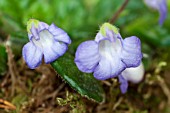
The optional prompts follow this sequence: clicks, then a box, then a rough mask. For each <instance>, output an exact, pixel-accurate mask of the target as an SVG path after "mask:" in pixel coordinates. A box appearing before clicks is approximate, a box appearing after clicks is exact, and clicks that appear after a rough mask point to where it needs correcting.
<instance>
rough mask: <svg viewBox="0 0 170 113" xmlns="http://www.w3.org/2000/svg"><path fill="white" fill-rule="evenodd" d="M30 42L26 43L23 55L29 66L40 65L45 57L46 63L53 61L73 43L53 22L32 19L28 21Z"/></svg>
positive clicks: (32, 67)
mask: <svg viewBox="0 0 170 113" xmlns="http://www.w3.org/2000/svg"><path fill="white" fill-rule="evenodd" d="M27 31H28V37H29V40H30V42H28V43H27V44H25V45H24V47H23V49H22V55H23V58H24V60H25V61H26V63H27V65H28V66H29V68H31V69H34V68H36V67H37V66H39V65H40V64H41V62H42V59H43V58H44V61H45V63H51V62H53V61H55V60H56V59H57V58H58V57H60V56H62V55H63V54H64V53H65V52H66V50H67V48H68V44H70V43H71V40H70V37H69V36H68V35H67V33H66V32H65V31H64V30H62V29H60V28H58V27H57V26H55V24H51V25H50V26H49V25H48V24H46V23H44V22H40V21H38V20H35V19H30V20H29V21H28V23H27Z"/></svg>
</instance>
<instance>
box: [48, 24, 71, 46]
mask: <svg viewBox="0 0 170 113" xmlns="http://www.w3.org/2000/svg"><path fill="white" fill-rule="evenodd" d="M49 31H50V32H51V33H52V34H53V35H54V38H55V39H56V40H57V41H61V42H64V43H67V44H70V43H71V40H70V37H69V36H68V34H67V33H66V32H65V31H64V30H62V29H60V28H58V27H57V26H55V24H51V25H50V27H49Z"/></svg>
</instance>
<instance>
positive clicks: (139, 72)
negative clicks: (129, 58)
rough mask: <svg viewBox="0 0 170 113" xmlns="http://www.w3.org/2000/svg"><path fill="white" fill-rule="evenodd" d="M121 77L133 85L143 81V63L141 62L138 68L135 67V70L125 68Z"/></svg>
mask: <svg viewBox="0 0 170 113" xmlns="http://www.w3.org/2000/svg"><path fill="white" fill-rule="evenodd" d="M122 76H123V78H124V79H126V80H128V81H131V82H133V83H138V82H140V81H141V80H142V79H143V76H144V67H143V63H142V62H141V64H140V65H139V66H138V67H135V68H126V69H125V70H124V71H123V72H122Z"/></svg>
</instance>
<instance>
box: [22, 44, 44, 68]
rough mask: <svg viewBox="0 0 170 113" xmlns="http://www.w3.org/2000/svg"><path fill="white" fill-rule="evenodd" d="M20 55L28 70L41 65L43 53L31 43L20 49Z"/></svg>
mask: <svg viewBox="0 0 170 113" xmlns="http://www.w3.org/2000/svg"><path fill="white" fill-rule="evenodd" d="M22 55H23V58H24V60H25V61H26V63H27V65H28V66H29V68H31V69H35V68H36V67H37V66H39V65H40V64H41V60H42V56H43V53H42V50H41V49H40V48H38V47H36V46H35V45H34V44H33V43H32V42H28V43H27V44H26V45H24V47H23V49H22Z"/></svg>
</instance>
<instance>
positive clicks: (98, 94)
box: [51, 53, 104, 102]
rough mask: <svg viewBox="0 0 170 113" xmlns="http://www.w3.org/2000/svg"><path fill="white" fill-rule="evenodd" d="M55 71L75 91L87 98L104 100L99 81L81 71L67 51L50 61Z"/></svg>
mask: <svg viewBox="0 0 170 113" xmlns="http://www.w3.org/2000/svg"><path fill="white" fill-rule="evenodd" d="M51 65H52V67H53V68H54V69H55V71H56V72H57V73H58V74H59V75H60V76H61V77H62V78H63V79H64V80H65V81H66V82H67V83H68V84H69V85H70V86H71V87H72V88H73V89H75V90H76V91H78V92H79V93H80V94H81V95H82V96H85V97H87V98H88V99H92V100H95V101H97V102H102V101H104V91H103V88H102V86H101V85H100V83H99V81H98V80H96V79H95V78H94V77H93V75H92V74H86V73H82V72H80V71H79V70H78V68H77V66H76V65H75V63H74V57H73V56H72V55H70V54H69V53H66V54H65V55H64V56H62V57H60V58H59V59H57V60H56V61H55V62H53V63H51Z"/></svg>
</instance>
